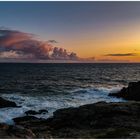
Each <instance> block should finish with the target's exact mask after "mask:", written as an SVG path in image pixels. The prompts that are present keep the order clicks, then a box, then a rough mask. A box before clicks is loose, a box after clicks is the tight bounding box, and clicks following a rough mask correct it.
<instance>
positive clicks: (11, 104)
mask: <svg viewBox="0 0 140 140" xmlns="http://www.w3.org/2000/svg"><path fill="white" fill-rule="evenodd" d="M4 107H17V105H16V103H15V102H12V101H8V100H5V99H3V98H2V97H0V108H4Z"/></svg>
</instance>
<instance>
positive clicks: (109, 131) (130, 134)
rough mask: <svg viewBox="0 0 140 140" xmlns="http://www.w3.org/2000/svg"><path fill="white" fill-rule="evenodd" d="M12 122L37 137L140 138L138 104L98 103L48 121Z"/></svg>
mask: <svg viewBox="0 0 140 140" xmlns="http://www.w3.org/2000/svg"><path fill="white" fill-rule="evenodd" d="M14 121H15V123H16V125H19V126H22V127H23V128H24V129H25V130H26V129H27V130H30V132H32V134H34V135H35V137H36V138H140V102H126V103H106V102H99V103H96V104H89V105H84V106H80V107H79V108H67V109H60V110H57V111H56V112H54V116H53V117H52V118H49V119H47V120H45V119H38V118H35V117H29V116H27V117H23V119H22V118H21V117H20V119H19V118H16V119H14ZM31 136H32V135H31ZM19 138H20V137H19Z"/></svg>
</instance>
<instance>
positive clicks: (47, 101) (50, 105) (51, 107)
mask: <svg viewBox="0 0 140 140" xmlns="http://www.w3.org/2000/svg"><path fill="white" fill-rule="evenodd" d="M120 88H121V87H110V88H104V87H99V88H95V87H89V88H77V89H75V90H70V91H69V94H63V95H62V94H57V95H48V94H47V95H46V96H44V95H43V96H40V95H39V96H37V95H36V96H32V95H30V94H29V95H27V94H26V95H23V94H18V93H16V94H2V97H3V98H6V99H8V100H11V101H14V102H16V103H17V105H19V106H21V108H2V109H0V122H5V123H8V124H12V123H13V121H12V118H15V117H20V116H24V115H25V111H28V110H36V111H38V110H40V109H47V110H48V113H46V114H40V115H35V116H36V117H38V118H48V117H51V116H52V115H53V112H54V111H56V110H57V109H60V108H67V107H78V106H80V105H84V104H90V103H96V102H99V101H106V102H121V101H124V100H123V99H118V98H114V97H109V96H108V93H110V92H115V91H117V90H119V89H120Z"/></svg>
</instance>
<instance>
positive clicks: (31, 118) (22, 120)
mask: <svg viewBox="0 0 140 140" xmlns="http://www.w3.org/2000/svg"><path fill="white" fill-rule="evenodd" d="M13 120H14V122H15V123H16V124H19V123H20V122H22V123H23V122H28V121H34V120H38V118H36V117H34V116H24V117H18V118H14V119H13Z"/></svg>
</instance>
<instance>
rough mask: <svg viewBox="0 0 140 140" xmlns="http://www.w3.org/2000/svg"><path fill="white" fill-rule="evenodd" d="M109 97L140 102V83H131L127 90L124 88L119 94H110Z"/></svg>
mask: <svg viewBox="0 0 140 140" xmlns="http://www.w3.org/2000/svg"><path fill="white" fill-rule="evenodd" d="M109 96H115V97H118V98H124V99H126V100H134V101H140V81H139V82H131V83H129V85H128V87H127V88H125V87H124V88H122V89H121V90H120V91H119V92H117V93H110V94H109Z"/></svg>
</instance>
